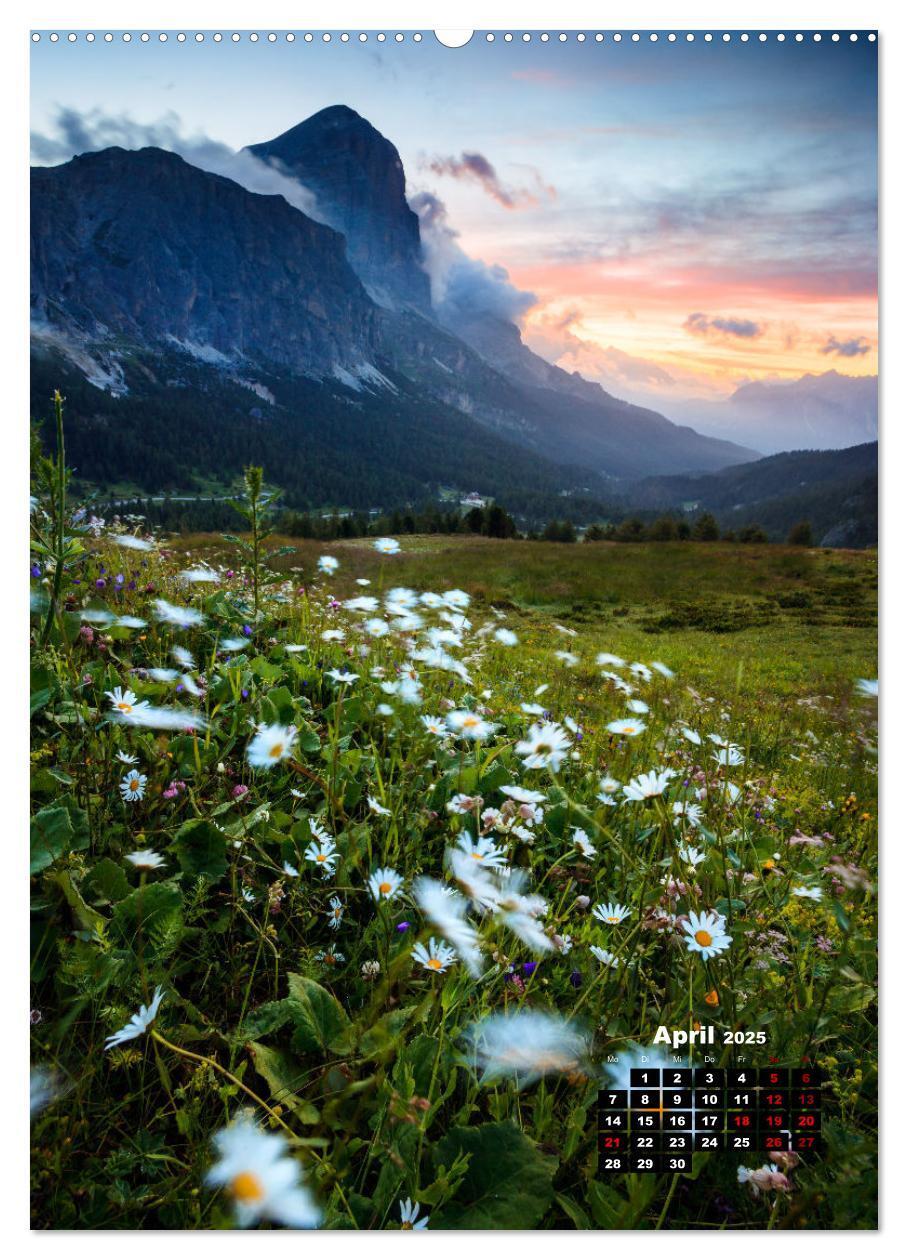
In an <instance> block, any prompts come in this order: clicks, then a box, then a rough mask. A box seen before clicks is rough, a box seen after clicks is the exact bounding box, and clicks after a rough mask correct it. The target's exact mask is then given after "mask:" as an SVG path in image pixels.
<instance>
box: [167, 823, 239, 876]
mask: <svg viewBox="0 0 908 1260" xmlns="http://www.w3.org/2000/svg"><path fill="white" fill-rule="evenodd" d="M170 849H171V851H172V852H173V853H174V854H175V855H176V858H177V861H178V862H179V863H180V869H181V870H182V871H183V874H184V875H192V876H196V877H197V876H199V875H203V876H204V877H205V879H207V880H210V881H211V882H212V883H214V881H215V880H218V879H220V878H221V877H222V876H223V875H225V874H226V872H227V842H226V837H225V836H224V833H223V832H222V831H219V830H218V829H217V827H216V826H215V825H214V823H210V822H209V821H208V819H207V818H192V819H190V820H189V822H186V823H183V826H182V827H181V828H180V830H179V831H178V832H177V834H176V838H175V840H174V841H173V844H171V846H170Z"/></svg>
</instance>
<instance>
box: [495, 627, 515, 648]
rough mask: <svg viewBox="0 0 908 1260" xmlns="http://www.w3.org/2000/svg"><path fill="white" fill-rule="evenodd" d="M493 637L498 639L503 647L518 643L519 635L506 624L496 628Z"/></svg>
mask: <svg viewBox="0 0 908 1260" xmlns="http://www.w3.org/2000/svg"><path fill="white" fill-rule="evenodd" d="M492 638H493V639H495V640H497V642H499V643H500V644H501V645H502V647H514V646H515V645H516V643H517V635H516V634H515V633H514V631H513V630H508V629H507V628H506V627H505V626H501V627H500V628H499V629H498V630H496V631H495V633H494V634H493V635H492Z"/></svg>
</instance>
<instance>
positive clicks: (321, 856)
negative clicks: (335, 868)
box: [315, 853, 327, 862]
mask: <svg viewBox="0 0 908 1260" xmlns="http://www.w3.org/2000/svg"><path fill="white" fill-rule="evenodd" d="M315 860H316V862H325V861H327V859H326V857H325V855H324V853H317V854H316V856H315Z"/></svg>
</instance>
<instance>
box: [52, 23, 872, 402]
mask: <svg viewBox="0 0 908 1260" xmlns="http://www.w3.org/2000/svg"><path fill="white" fill-rule="evenodd" d="M31 92H32V130H33V160H35V161H38V162H54V161H61V160H65V159H66V158H68V157H69V156H71V155H72V153H74V152H77V151H82V150H84V149H85V148H89V147H101V146H102V144H104V143H111V142H119V143H125V144H127V145H130V144H133V143H134V144H136V145H138V144H140V143H143V142H146V143H147V142H149V139H151V140H153V141H156V142H159V143H165V144H166V145H167V146H168V147H174V148H176V149H177V150H178V151H181V152H183V154H184V156H186V157H187V158H188V160H193V158H192V155H193V154H196V153H197V154H200V155H202V154H205V155H206V157H205V159H204V160H205V161H207V163H208V165H209V166H210V168H211V169H221V168H219V167H218V162H219V161H220V160H221V158H219V157H218V156H217V155H218V154H221V153H223V154H226V155H227V157H229V158H230V159H231V160H232V151H233V150H238V149H241V148H242V147H243V146H245V145H247V144H251V143H255V142H257V141H262V140H266V139H270V138H271V137H273V136H276V135H278V134H280V133H281V132H283V131H285V130H287V129H288V128H289V127H292V126H293V125H295V124H296V123H298V122H300V121H302V120H303V119H304V118H306V117H308V116H309V115H310V114H313V113H315V112H316V111H318V110H320V109H322V108H324V107H326V106H328V105H334V104H345V105H349V106H351V107H352V108H353V109H355V110H357V111H358V112H359V113H360V114H362V115H363V116H364V117H365V118H368V119H369V121H370V122H372V123H373V125H374V126H376V127H377V128H378V129H379V130H380V131H381V132H382V133H383V134H384V135H386V136H387V137H388V138H389V139H391V140H392V141H393V142H394V144H395V145H396V146H397V148H398V150H399V151H400V154H401V158H402V160H403V163H404V168H405V171H406V174H407V195H408V197H409V198H410V200H411V202H412V203H414V204H418V205H421V206H422V208H423V210H425V208H426V207H427V206H431V207H433V208H434V210H435V214H434V215H433V216H432V218H431V221H429V220H424V231H425V233H426V234H427V235H428V233H429V232H430V230H431V229H432V225H433V223H434V224H436V226H437V224H438V223H441V224H442V230H443V235H444V238H445V239H446V240H447V241H448V242H450V241H456V252H457V254H458V256H459V257H463V255H465V256H466V257H467V258H468V259H470V260H477V264H476V266H477V269H481V270H482V274H483V275H484V276H485V277H486V278H487V279H489V281H490V285H491V286H494V288H495V291H496V295H497V296H496V301H498V302H500V304H501V313H505V314H508V315H509V316H510V317H511V318H514V319H515V320H516V321H517V322H519V323H520V325H521V327H522V329H523V332H524V338H525V340H526V341H527V342H528V344H530V345H531V346H532V348H533V349H535V350H537V351H538V352H539V353H541V354H543V355H545V357H546V358H548V359H550V360H551V361H552V362H558V363H560V364H561V365H562V366H563V367H566V368H568V369H569V370H579V371H581V372H583V373H584V375H587V376H589V377H591V378H593V379H598V380H600V381H601V382H602V383H603V384H605V386H606V387H607V388H611V389H612V390H613V391H615V392H617V393H619V394H620V395H621V396H624V397H630V398H633V399H634V400H637V401H647V402H650V403H658V401H659V400H660V398H663V397H664V398H666V399H671V398H677V399H680V398H710V399H720V398H724V397H727V396H728V395H730V394H731V393H732V392H733V391H734V389H735V388H736V387H737V386H738V385H739V384H741V383H742V382H745V381H748V380H760V379H782V380H788V379H796V378H798V377H800V376H802V375H803V374H805V373H822V372H828V371H829V370H831V369H834V370H835V371H837V372H840V373H844V374H849V375H869V374H874V373H876V371H877V240H876V236H877V69H876V44H875V43H871V42H869V41H868V40H867V37H866V34H864V35H862V36H860V37H859V40H858V41H857V42H856V43H851V42H850V41H848V40H847V39H844V40H842V41H840V42H839V43H833V42H831V41H830V39H829V37H828V36H826V37H825V38H824V39H823V41H822V42H821V43H819V44H817V43H814V42H812V41H810V40H807V41H805V42H803V43H795V42H794V40H793V39H792V38H791V37H789V38H788V39H787V40H786V41H785V42H784V43H779V42H776V41H774V40H771V41H769V42H766V43H760V42H759V41H758V39H757V36H756V34H752V35H751V38H750V39H749V40H748V42H746V43H742V42H741V41H740V39H739V38H738V36H737V35H735V36H733V38H732V41H731V42H730V43H727V44H726V43H722V42H721V41H720V40H719V39H718V38H717V39H716V40H715V41H714V42H713V43H711V44H707V43H704V42H703V41H702V39H700V40H698V41H697V42H696V43H695V44H687V43H684V42H676V43H669V42H668V41H667V40H666V38H665V36H664V35H663V36H662V38H661V39H660V40H659V41H658V42H655V43H652V42H649V41H642V42H639V43H634V42H632V41H631V40H630V38H629V36H627V35H626V36H625V37H624V38H623V39H622V41H621V42H620V43H615V42H614V41H613V40H612V38H611V35H609V36H607V37H606V39H605V41H603V42H601V43H597V42H595V40H594V38H593V36H592V35H588V36H587V38H586V39H585V40H584V41H583V42H578V41H577V39H576V37H573V38H570V39H569V40H568V41H566V42H565V43H560V42H558V41H557V39H556V38H555V37H553V39H552V40H550V42H548V43H546V44H543V43H541V42H539V40H538V36H537V37H536V38H535V39H534V40H533V41H532V42H531V43H529V44H525V43H523V42H521V41H520V40H519V39H515V40H514V41H513V42H511V43H506V42H504V41H503V40H502V37H501V35H500V34H499V35H497V37H496V39H495V41H494V42H492V43H489V42H487V41H486V39H485V37H484V35H483V34H481V33H477V34H475V35H474V37H473V39H472V40H471V41H470V43H469V44H468V45H467V46H466V47H464V48H460V49H447V48H444V47H443V46H441V45H440V44H439V43H438V41H437V40H436V39H435V38H434V36H433V35H432V33H431V32H426V33H424V35H423V38H422V40H421V41H420V42H419V43H416V42H414V41H413V39H412V35H409V36H408V37H407V39H406V41H405V42H404V43H402V44H394V43H392V42H390V41H388V42H385V43H384V44H379V43H377V42H376V40H375V37H374V35H372V36H371V37H370V39H369V41H368V42H367V43H365V44H362V43H359V42H358V41H357V40H356V39H355V38H353V39H351V40H350V41H349V42H347V43H342V42H341V41H340V40H339V38H338V37H337V36H336V35H335V37H334V38H333V39H332V40H331V42H330V43H324V42H321V41H319V40H318V39H316V41H313V42H312V43H306V42H305V41H304V40H303V39H302V37H301V35H299V36H297V38H296V40H295V41H294V42H293V43H291V44H288V43H287V42H286V41H285V40H284V39H283V37H281V38H280V39H279V41H278V42H277V43H273V44H271V43H268V42H267V40H265V39H264V38H261V39H260V40H259V41H258V42H257V43H252V42H250V40H249V38H248V35H244V37H243V38H242V39H241V40H240V41H239V42H238V43H236V44H235V43H233V42H231V41H230V40H229V38H225V39H224V40H222V41H221V42H220V43H215V42H213V41H212V39H211V37H210V34H209V35H208V36H207V38H206V39H205V40H204V42H202V43H195V42H187V43H184V44H179V43H177V42H176V41H175V39H174V37H173V36H171V37H170V39H169V40H168V41H167V42H166V43H160V42H158V41H156V39H155V37H152V41H150V42H149V43H146V44H142V43H141V42H139V40H138V38H137V37H135V36H134V37H133V40H132V42H130V43H128V44H125V43H123V41H122V39H121V38H120V37H119V35H117V36H115V39H114V41H113V42H112V43H110V44H106V43H104V42H103V41H102V40H100V39H99V40H96V41H95V43H93V44H89V43H87V42H86V41H85V40H84V38H80V39H79V40H78V41H77V42H76V43H75V44H66V43H58V44H56V45H54V44H51V43H49V42H48V41H47V39H46V38H45V39H43V40H42V42H41V43H40V44H37V45H33V47H32V60H31ZM212 154H215V155H216V156H215V157H212V156H211V155H212ZM202 161H203V160H202V159H201V158H200V161H199V164H202ZM224 169H225V170H226V168H224ZM235 177H236V178H240V179H242V178H243V176H242V175H241V174H236V175H235ZM300 204H301V206H302V208H305V203H304V202H303V203H300ZM430 243H431V242H430ZM443 253H444V251H436V253H435V255H434V257H436V258H441V257H442V255H443ZM449 253H450V251H449ZM438 265H439V266H441V265H442V264H441V263H439V264H438ZM483 265H484V266H483ZM436 279H438V280H439V283H442V284H443V283H444V282H445V280H444V276H443V275H440V277H436V276H435V275H433V284H434V282H435V280H436ZM487 287H488V286H487Z"/></svg>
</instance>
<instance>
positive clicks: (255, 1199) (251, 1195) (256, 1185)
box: [230, 1172, 265, 1204]
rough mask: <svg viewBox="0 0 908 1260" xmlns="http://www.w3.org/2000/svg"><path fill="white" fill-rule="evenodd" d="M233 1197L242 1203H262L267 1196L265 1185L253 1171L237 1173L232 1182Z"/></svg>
mask: <svg viewBox="0 0 908 1260" xmlns="http://www.w3.org/2000/svg"><path fill="white" fill-rule="evenodd" d="M230 1189H231V1190H232V1192H233V1197H234V1198H235V1199H238V1200H239V1201H240V1203H249V1204H252V1203H260V1202H261V1201H262V1199H264V1197H265V1187H264V1186H263V1185H262V1183H261V1180H260V1179H259V1178H258V1177H257V1176H256V1175H255V1173H253V1172H241V1173H237V1175H236V1176H235V1177H234V1179H233V1181H231V1183H230Z"/></svg>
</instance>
